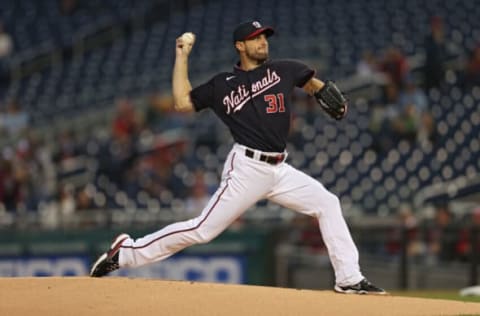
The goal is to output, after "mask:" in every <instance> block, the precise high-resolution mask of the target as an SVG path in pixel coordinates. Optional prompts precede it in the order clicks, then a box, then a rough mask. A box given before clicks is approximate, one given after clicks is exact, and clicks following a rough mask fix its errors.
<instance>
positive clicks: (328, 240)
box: [119, 144, 363, 286]
mask: <svg viewBox="0 0 480 316" xmlns="http://www.w3.org/2000/svg"><path fill="white" fill-rule="evenodd" d="M245 150H246V147H245V146H242V145H239V144H235V145H234V146H233V148H232V150H231V151H230V153H229V155H228V157H227V159H226V161H225V165H224V169H223V172H222V179H221V183H220V186H219V188H218V189H217V191H216V192H215V194H214V195H213V196H212V198H211V199H210V201H209V202H208V203H207V205H206V206H205V208H204V209H203V211H202V213H201V214H200V215H199V216H198V217H196V218H193V219H190V220H187V221H184V222H178V223H174V224H171V225H168V226H166V227H165V228H163V229H161V230H159V231H157V232H154V233H152V234H149V235H147V236H144V237H142V238H139V239H136V240H134V239H127V240H125V241H124V242H123V244H122V247H121V249H120V254H119V264H120V267H138V266H142V265H145V264H148V263H152V262H155V261H159V260H163V259H166V258H168V257H170V256H171V255H173V254H174V253H176V252H178V251H180V250H182V249H184V248H186V247H188V246H191V245H194V244H199V243H207V242H209V241H211V240H212V239H214V238H215V237H216V236H218V235H219V234H220V233H221V232H222V231H224V230H225V229H226V228H227V227H228V226H229V225H230V224H231V223H232V222H233V221H235V219H237V218H238V217H239V216H240V215H242V214H243V213H244V212H245V211H246V210H247V209H248V208H250V207H251V206H252V205H254V204H255V203H256V202H257V201H258V200H260V199H265V198H266V199H269V200H270V201H273V202H275V203H278V204H280V205H282V206H284V207H287V208H290V209H292V210H295V211H297V212H300V213H303V214H306V215H310V216H314V217H316V218H317V219H318V222H319V226H320V231H321V233H322V237H323V240H324V242H325V244H326V246H327V249H328V253H329V257H330V260H331V262H332V265H333V268H334V271H335V279H336V284H337V285H340V286H344V285H351V284H356V283H358V282H360V281H361V280H362V279H363V276H362V274H361V272H360V267H359V264H358V251H357V248H356V246H355V244H354V242H353V240H352V237H351V235H350V232H349V230H348V227H347V225H346V223H345V220H344V218H343V216H342V210H341V207H340V201H339V199H338V198H337V197H336V196H335V195H334V194H332V193H331V192H329V191H328V190H327V189H325V187H324V186H323V185H322V184H321V183H320V182H318V181H317V180H315V179H313V178H312V177H310V176H308V175H307V174H305V173H303V172H301V171H299V170H297V169H295V168H293V167H292V166H290V165H289V164H288V163H285V162H281V163H279V164H277V165H271V164H268V163H266V162H263V161H259V160H257V159H258V157H259V155H260V154H261V152H259V151H256V150H253V151H254V153H255V155H254V157H253V158H249V157H247V156H246V155H245ZM263 154H272V153H263ZM275 154H277V155H278V153H275Z"/></svg>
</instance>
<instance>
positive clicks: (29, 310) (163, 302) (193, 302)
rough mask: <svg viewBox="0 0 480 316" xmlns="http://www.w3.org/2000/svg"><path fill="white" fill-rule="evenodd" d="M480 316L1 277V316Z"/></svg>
mask: <svg viewBox="0 0 480 316" xmlns="http://www.w3.org/2000/svg"><path fill="white" fill-rule="evenodd" d="M475 314H477V315H480V303H464V302H457V301H447V300H437V299H420V298H407V297H398V296H360V295H343V294H335V293H333V292H331V291H312V290H295V289H283V288H273V287H262V286H248V285H227V284H212V283H192V282H182V281H164V280H145V279H127V278H110V277H109V278H102V279H93V278H88V277H65V278H0V315H8V316H10V315H15V316H18V315H35V316H44V315H45V316H47V315H48V316H57V315H58V316H60V315H61V316H67V315H96V316H104V315H115V316H120V315H129V316H132V315H133V316H150V315H155V316H158V315H175V316H181V315H189V316H191V315H195V316H197V315H199V316H203V315H209V316H211V315H229V316H235V315H248V316H253V315H262V316H264V315H302V316H305V315H382V316H383V315H402V316H403V315H475Z"/></svg>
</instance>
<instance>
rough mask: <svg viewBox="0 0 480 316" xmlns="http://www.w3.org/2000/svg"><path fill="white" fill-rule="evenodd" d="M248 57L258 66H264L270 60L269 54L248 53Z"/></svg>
mask: <svg viewBox="0 0 480 316" xmlns="http://www.w3.org/2000/svg"><path fill="white" fill-rule="evenodd" d="M246 55H247V57H248V58H249V59H250V60H251V61H254V62H255V63H256V64H257V65H261V64H263V63H264V62H265V61H266V60H267V59H268V53H258V52H255V53H253V54H251V53H249V52H248V51H247V52H246Z"/></svg>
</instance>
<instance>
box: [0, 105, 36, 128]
mask: <svg viewBox="0 0 480 316" xmlns="http://www.w3.org/2000/svg"><path fill="white" fill-rule="evenodd" d="M29 120H30V118H29V115H28V113H27V112H26V111H23V110H22V108H21V106H20V104H19V103H18V102H17V100H12V101H10V102H9V103H8V105H7V108H6V111H5V113H4V114H3V117H2V119H1V120H0V121H1V125H2V126H0V128H1V129H3V130H4V131H5V132H6V133H7V135H8V136H10V137H15V136H19V135H20V134H22V133H23V132H25V131H26V130H27V127H28V123H29Z"/></svg>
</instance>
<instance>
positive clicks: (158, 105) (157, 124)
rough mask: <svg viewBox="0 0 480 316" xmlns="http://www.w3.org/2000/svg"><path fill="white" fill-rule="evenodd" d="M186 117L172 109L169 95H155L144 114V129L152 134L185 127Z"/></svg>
mask: <svg viewBox="0 0 480 316" xmlns="http://www.w3.org/2000/svg"><path fill="white" fill-rule="evenodd" d="M185 120H186V115H185V114H184V113H178V112H177V111H175V110H174V107H173V98H172V96H171V95H167V94H161V93H156V94H154V95H152V96H151V97H150V99H149V102H148V107H147V109H146V112H145V127H147V128H148V129H150V130H152V131H154V132H164V131H167V130H171V129H176V128H180V127H182V128H183V126H185Z"/></svg>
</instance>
